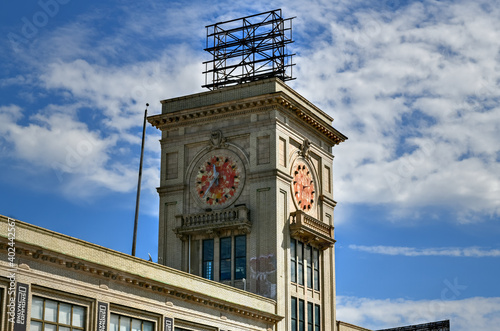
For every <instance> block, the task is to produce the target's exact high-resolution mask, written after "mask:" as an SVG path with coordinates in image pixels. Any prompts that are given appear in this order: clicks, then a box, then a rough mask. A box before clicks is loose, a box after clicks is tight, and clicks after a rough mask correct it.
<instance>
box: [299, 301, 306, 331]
mask: <svg viewBox="0 0 500 331" xmlns="http://www.w3.org/2000/svg"><path fill="white" fill-rule="evenodd" d="M304 322H305V321H304V300H299V331H305V324H304Z"/></svg>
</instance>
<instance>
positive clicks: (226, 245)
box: [220, 237, 231, 259]
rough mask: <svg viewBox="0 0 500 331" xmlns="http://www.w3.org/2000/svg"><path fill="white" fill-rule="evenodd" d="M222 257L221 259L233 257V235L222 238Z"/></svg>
mask: <svg viewBox="0 0 500 331" xmlns="http://www.w3.org/2000/svg"><path fill="white" fill-rule="evenodd" d="M220 258H221V259H230V258H231V237H226V238H221V239H220Z"/></svg>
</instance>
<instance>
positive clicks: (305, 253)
mask: <svg viewBox="0 0 500 331" xmlns="http://www.w3.org/2000/svg"><path fill="white" fill-rule="evenodd" d="M319 259H320V250H319V249H317V248H314V247H312V246H310V245H305V244H304V243H302V242H300V241H298V240H296V239H293V238H292V239H291V241H290V276H291V277H290V279H291V282H292V283H297V284H299V285H304V279H305V284H306V285H307V287H308V288H311V289H314V290H316V291H319V290H320V281H321V279H320V269H319ZM304 265H305V270H304Z"/></svg>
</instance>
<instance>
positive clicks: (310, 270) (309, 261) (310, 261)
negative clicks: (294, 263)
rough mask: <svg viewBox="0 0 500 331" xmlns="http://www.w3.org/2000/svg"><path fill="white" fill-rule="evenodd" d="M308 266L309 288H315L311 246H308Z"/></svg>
mask: <svg viewBox="0 0 500 331" xmlns="http://www.w3.org/2000/svg"><path fill="white" fill-rule="evenodd" d="M306 265H307V287H309V288H312V287H313V270H312V249H311V246H309V245H307V246H306Z"/></svg>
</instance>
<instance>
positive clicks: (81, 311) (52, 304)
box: [30, 296, 85, 331]
mask: <svg viewBox="0 0 500 331" xmlns="http://www.w3.org/2000/svg"><path fill="white" fill-rule="evenodd" d="M30 324H31V327H30V331H42V330H43V331H78V330H85V307H81V306H77V305H73V304H70V303H65V302H59V301H54V300H49V299H44V298H40V297H36V296H33V297H32V299H31V323H30Z"/></svg>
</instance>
